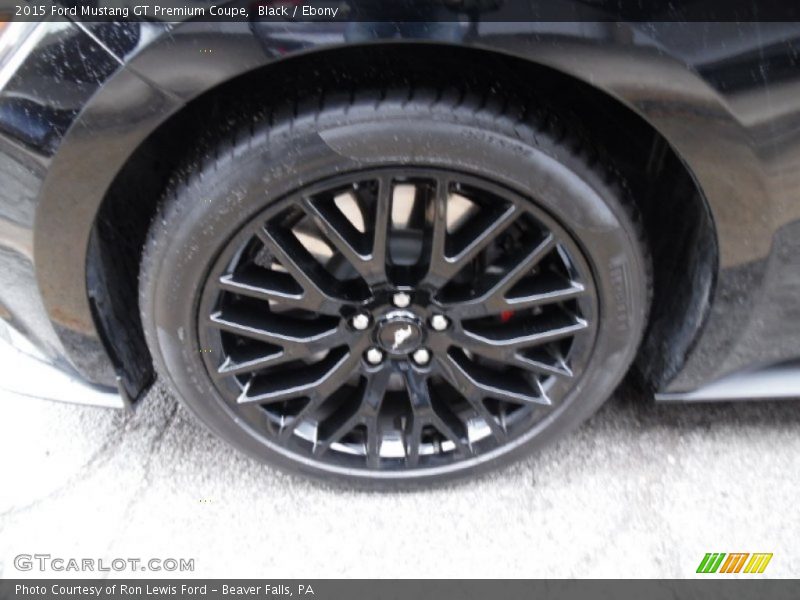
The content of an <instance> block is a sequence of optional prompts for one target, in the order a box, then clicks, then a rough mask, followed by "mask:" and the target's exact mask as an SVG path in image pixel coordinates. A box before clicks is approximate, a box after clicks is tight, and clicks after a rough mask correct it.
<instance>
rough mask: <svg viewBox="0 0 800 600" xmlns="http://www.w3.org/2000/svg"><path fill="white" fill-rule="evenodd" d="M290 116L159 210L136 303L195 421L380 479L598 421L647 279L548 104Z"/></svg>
mask: <svg viewBox="0 0 800 600" xmlns="http://www.w3.org/2000/svg"><path fill="white" fill-rule="evenodd" d="M309 106H313V108H311V109H308V110H305V109H303V108H301V107H294V109H293V110H292V111H291V112H290V113H289V114H287V115H284V116H282V115H280V114H274V113H273V114H270V115H268V116H267V117H265V118H264V119H263V122H262V123H260V124H258V125H256V126H254V127H248V128H246V130H244V131H240V132H238V133H237V135H235V136H230V135H229V136H224V137H221V138H220V139H219V141H218V143H217V145H216V147H215V149H214V151H213V152H212V153H211V154H213V156H214V159H213V160H208V161H206V162H205V163H201V162H199V161H195V162H192V163H191V164H189V165H188V166H187V168H186V169H183V170H182V172H183V173H187V175H186V176H185V177H184V178H183V179H180V178H178V177H176V182H175V183H174V185H172V187H171V188H170V189H169V190H168V192H167V194H166V195H165V197H164V199H163V202H162V203H161V206H160V210H159V213H158V215H157V217H156V218H155V219H154V222H153V225H152V227H151V230H150V232H149V237H148V240H147V243H146V247H145V249H144V254H143V259H142V264H141V275H140V296H141V297H140V300H141V301H140V306H141V313H142V314H141V317H142V321H143V325H144V329H145V334H146V339H147V342H148V345H149V348H150V350H151V352H152V356H153V360H154V365H155V368H156V370H157V373H158V374H159V377H160V378H161V379H162V380H164V381H166V382H168V384H169V385H170V387H171V388H172V389H173V390H174V392H175V393H176V394H177V396H178V397H179V398H180V399H181V400H182V401H183V403H184V404H185V405H186V406H187V407H188V408H189V409H190V411H191V412H192V413H194V414H195V415H196V416H197V417H198V418H199V419H200V420H201V421H202V422H203V423H205V425H207V426H208V427H209V428H210V430H211V431H212V432H214V433H215V434H216V435H219V436H220V437H222V438H223V439H225V440H226V441H228V442H229V443H230V444H232V445H233V446H235V447H236V448H238V449H239V450H241V451H243V452H245V453H247V454H249V455H251V456H253V457H255V458H256V459H258V460H261V461H264V462H267V463H269V464H271V465H275V466H277V467H279V468H281V469H285V470H288V471H291V472H295V473H302V474H304V475H309V476H312V477H316V478H320V479H323V480H326V481H335V482H345V483H347V484H361V485H366V486H370V487H377V488H387V487H398V486H408V485H410V484H415V483H417V484H423V483H430V482H441V481H446V480H451V479H454V478H462V477H469V476H475V475H477V474H479V473H483V472H486V471H488V470H491V469H496V468H498V467H501V466H503V465H506V464H508V463H509V462H511V461H513V460H515V459H518V458H519V457H522V456H525V455H528V454H529V453H530V452H532V451H533V450H535V449H537V448H539V447H541V446H542V445H544V444H546V443H548V442H550V441H552V440H554V439H556V438H557V437H558V436H560V435H563V434H564V433H565V432H567V431H569V430H571V429H573V428H574V427H576V426H577V425H578V424H580V423H581V422H583V421H584V420H585V419H587V418H588V417H589V416H590V415H591V414H592V413H594V411H595V410H597V408H598V407H599V406H600V405H601V404H602V402H603V401H605V400H606V398H607V397H609V396H610V394H611V393H612V392H613V390H614V389H615V387H616V386H617V385H618V383H619V382H620V380H621V379H622V377H623V376H624V375H625V373H626V371H627V370H628V368H629V367H630V365H631V363H632V361H633V359H634V357H635V354H636V351H637V348H638V345H639V342H640V339H641V336H642V332H643V330H644V328H645V325H646V322H647V315H648V309H649V303H650V293H651V285H650V279H651V276H650V269H651V267H650V262H649V255H648V251H647V247H646V243H645V241H644V238H643V235H642V230H641V227H640V225H639V218H638V216H637V213H636V211H635V208H634V205H633V204H632V202H631V200H630V198H629V197H628V196H627V192H626V186H625V183H624V181H623V180H622V179H621V178H620V177H619V176H617V175H616V174H615V171H614V169H613V165H612V164H611V163H610V161H609V160H608V159H607V158H605V157H604V155H603V153H602V151H601V150H599V149H598V148H597V146H596V145H594V144H590V143H589V142H588V141H587V140H586V139H585V138H584V137H583V136H582V135H581V134H580V132H579V131H577V130H575V131H572V130H571V128H570V126H568V125H567V124H566V121H565V120H564V119H563V118H559V116H558V115H555V114H554V113H553V112H552V111H547V110H545V109H542V108H535V107H533V108H532V107H527V109H525V110H522V109H519V110H516V109H515V108H514V104H513V102H511V101H504V102H503V103H502V106H504V108H499V107H500V106H501V104H500V103H494V102H493V101H492V100H491V99H490V98H481V97H470V96H467V97H463V98H456V97H452V98H451V97H449V96H448V94H447V93H446V92H443V91H441V90H416V89H400V90H396V91H390V92H388V93H386V92H383V93H378V92H375V93H372V92H368V91H363V92H361V93H358V94H355V95H352V96H347V97H342V96H337V95H335V94H332V95H331V94H326V95H325V96H322V97H320V98H315V99H312V101H311V102H309ZM402 186H405V187H402ZM342 198H343V200H342ZM458 202H460V203H461V205H459V206H461V208H460V209H459V210H460V211H461V212H460V213H459V212H458V210H456V208H454V207H455V206H456V203H458ZM389 203H391V208H390V207H389ZM465 206H466V208H464V207H465ZM398 207H400V208H398ZM348 211H349V212H348ZM395 211H396V212H397V214H396V212H395ZM403 211H405V213H403ZM507 213H508V214H507ZM359 215H360V216H359ZM454 215H455V216H454ZM509 215H510V216H509ZM343 219H344V220H343ZM458 219H461V221H459V220H458ZM504 219H505V221H503V220H504ZM345 221H346V222H345ZM451 221H452V222H451ZM303 228H305V229H303ZM301 229H302V231H301ZM303 231H305V232H306V233H305V234H303ZM308 232H310V233H308ZM301 234H302V235H301ZM303 235H305V237H303ZM309 240H310V241H309ZM315 244H316V245H315ZM326 246H327V250H325V247H326ZM537 252H538V254H537ZM387 256H388V257H389V258H388V259H387V258H386V257H387ZM381 258H383V259H384V260H380V259H381ZM515 269H516V270H515ZM406 304H407V306H406ZM439 329H441V331H440V330H439ZM337 344H338V345H337ZM426 353H427V355H426ZM426 359H427V360H426ZM248 369H249V370H248ZM220 370H221V371H222V372H221V373H218V372H217V371H220ZM232 371H233V372H234V374H231V372H232ZM337 386H338V387H337ZM293 395H294V396H293ZM348 427H349V428H350V429H347V428H348ZM345 430H346V431H345Z"/></svg>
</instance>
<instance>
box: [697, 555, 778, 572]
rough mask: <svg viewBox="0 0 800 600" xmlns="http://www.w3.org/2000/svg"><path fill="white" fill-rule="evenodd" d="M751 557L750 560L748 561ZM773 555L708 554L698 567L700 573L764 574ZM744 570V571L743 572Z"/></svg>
mask: <svg viewBox="0 0 800 600" xmlns="http://www.w3.org/2000/svg"><path fill="white" fill-rule="evenodd" d="M748 557H749V560H748ZM770 560H772V553H771V552H770V553H766V552H756V553H753V554H750V553H749V552H733V553H730V554H726V553H725V552H708V553H706V555H705V556H704V557H703V560H701V561H700V565H699V566H698V567H697V572H698V573H717V572H719V573H741V572H744V573H752V574H755V573H763V572H764V569H766V568H767V565H768V564H769V561H770ZM742 568H744V571H742Z"/></svg>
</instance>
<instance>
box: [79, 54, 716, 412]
mask: <svg viewBox="0 0 800 600" xmlns="http://www.w3.org/2000/svg"><path fill="white" fill-rule="evenodd" d="M443 78H446V80H445V82H446V84H447V85H448V86H451V87H452V88H454V89H455V90H457V91H467V90H475V89H489V90H491V91H492V92H494V95H495V96H496V97H497V98H498V99H499V100H500V101H502V100H503V99H504V98H509V97H513V98H514V99H515V100H517V101H522V102H535V103H538V104H545V105H547V106H549V107H550V108H552V109H553V110H556V111H558V112H559V113H561V114H562V115H564V116H565V117H567V118H570V119H576V120H578V121H579V122H580V124H581V126H582V127H583V128H584V129H585V130H586V132H587V134H588V135H590V136H592V137H593V138H594V139H595V140H597V141H598V143H599V145H601V146H602V147H603V148H604V150H605V151H606V152H607V153H608V154H610V156H611V158H612V159H613V160H614V163H615V164H616V166H617V168H618V169H619V170H620V171H621V172H622V174H623V175H624V177H625V178H626V179H627V181H628V183H629V185H630V188H631V192H632V195H633V197H634V199H635V201H636V203H637V204H638V207H639V209H640V211H641V213H642V215H643V221H644V225H645V230H646V235H647V238H648V241H649V244H650V249H651V253H652V256H653V266H654V299H653V306H652V309H651V318H650V323H649V326H648V331H647V333H646V335H645V339H644V342H643V344H642V347H641V350H640V353H639V357H638V359H637V366H638V371H639V372H640V373H641V374H642V375H643V377H644V379H645V381H646V382H647V383H648V385H649V386H650V387H651V388H652V389H658V388H660V387H661V386H663V385H664V384H665V383H666V382H667V381H668V380H669V379H670V378H671V377H672V376H673V375H674V374H675V373H676V372H677V371H678V370H679V369H680V367H681V365H682V364H683V360H684V357H685V356H686V354H687V352H688V351H689V349H690V348H691V345H692V343H693V341H694V339H695V337H696V335H697V333H698V331H699V330H700V327H701V325H702V323H703V320H704V317H705V314H706V311H707V309H708V307H709V304H710V299H711V294H712V291H713V284H714V282H715V280H716V271H717V242H716V233H715V231H714V225H713V220H712V217H711V213H710V210H709V208H708V206H707V204H706V202H705V200H704V198H703V195H702V192H701V190H700V189H699V188H698V186H697V184H696V182H695V180H694V178H693V176H692V174H691V172H690V171H689V170H688V168H687V167H686V166H685V165H684V163H683V162H682V161H681V159H680V158H679V157H678V155H677V154H676V153H675V152H674V150H673V149H672V148H671V146H670V145H669V144H668V142H667V141H666V140H665V139H664V138H663V137H662V136H661V135H660V134H659V133H658V132H656V131H655V129H653V128H652V127H651V126H650V125H649V124H648V123H647V122H646V121H645V120H644V119H643V118H641V117H640V116H639V115H637V114H636V113H635V112H634V111H632V110H631V109H630V108H628V107H627V106H625V105H624V104H622V103H621V102H620V101H618V100H616V99H615V98H613V97H611V96H610V95H608V94H606V93H604V92H602V91H600V90H598V89H596V88H594V87H592V86H590V85H588V84H586V83H583V82H581V81H579V80H577V79H574V78H572V77H570V76H568V75H565V74H563V73H560V72H558V71H556V70H553V69H551V68H548V67H544V66H541V65H537V64H535V63H531V62H529V61H526V60H523V59H519V58H513V57H509V56H505V55H501V54H497V53H493V52H489V51H484V50H476V49H469V48H463V47H449V46H432V45H417V44H390V45H380V46H376V47H374V48H371V49H370V51H369V52H364V51H363V48H358V47H347V48H341V49H335V50H327V51H322V52H318V53H313V54H309V55H303V56H298V57H294V58H290V59H286V60H284V61H280V62H278V63H275V64H272V65H268V66H266V67H263V68H261V69H257V70H255V71H251V72H249V73H246V74H244V75H242V76H240V77H237V78H235V79H233V80H231V81H229V82H226V83H224V84H222V85H220V86H218V87H216V88H213V89H211V90H209V91H207V92H206V93H204V94H202V95H201V96H199V97H198V98H196V99H194V100H192V101H191V102H189V103H188V104H187V105H186V106H185V107H184V108H183V109H182V110H181V111H179V112H178V113H177V114H175V115H173V116H172V117H171V118H169V119H168V120H167V121H166V122H164V123H163V124H162V125H161V126H160V127H159V128H158V129H157V130H156V131H154V132H153V133H152V134H151V135H150V136H149V137H148V138H147V140H145V142H143V143H142V144H141V145H140V146H139V148H137V150H136V151H135V152H134V153H133V155H132V156H131V157H130V159H129V160H128V162H127V163H126V165H125V167H124V168H123V169H122V170H121V171H120V172H119V173H118V175H117V177H116V178H115V180H114V182H113V184H112V185H111V187H110V188H109V190H108V192H107V194H106V196H105V198H104V200H103V202H102V205H101V207H100V210H99V211H98V214H97V217H96V220H95V223H94V227H93V232H92V236H91V241H90V246H89V254H88V257H87V288H88V293H89V298H90V301H91V304H92V309H93V314H94V317H95V321H96V324H97V326H98V330H99V331H100V332H101V335H102V337H103V339H104V343H105V345H106V348H107V350H108V352H109V354H110V355H111V358H112V360H113V361H114V362H115V363H116V364H117V366H119V367H121V371H122V375H123V384H124V385H125V387H126V390H127V392H128V394H129V395H130V396H131V397H134V398H135V397H137V396H139V395H140V394H141V392H142V391H143V390H144V389H145V388H146V387H147V385H148V384H149V382H150V381H151V380H152V378H153V371H152V364H151V358H150V354H149V352H148V350H147V346H146V345H145V342H144V334H143V331H142V326H141V322H140V319H139V306H138V276H139V262H140V258H141V252H142V247H143V244H144V241H145V238H146V235H147V232H148V229H149V227H150V223H151V220H152V218H153V216H154V215H155V214H156V209H157V205H158V200H159V198H160V197H161V196H162V194H163V192H164V190H165V189H166V188H167V186H168V185H169V182H170V179H171V178H172V177H173V176H174V175H175V174H176V173H178V172H180V171H181V170H182V169H191V168H193V167H195V166H196V165H197V164H198V162H202V161H203V160H205V159H207V158H209V157H210V156H211V155H213V152H214V149H215V147H216V144H215V142H216V141H217V140H220V139H222V138H223V137H225V138H227V137H230V135H231V134H234V132H236V131H238V130H240V129H241V128H242V127H247V125H248V123H250V124H252V123H256V122H260V121H261V120H263V119H265V118H268V114H267V112H266V111H267V107H271V109H273V110H281V109H283V110H287V111H296V110H302V107H303V98H305V97H318V96H319V94H315V93H313V92H318V91H319V90H336V91H339V92H342V93H351V94H352V93H355V92H356V90H358V89H361V88H363V87H370V88H378V89H384V88H387V87H391V86H393V85H394V84H397V83H398V82H402V83H403V84H405V85H407V84H412V87H418V88H419V87H425V86H426V83H428V82H430V84H431V85H433V84H435V86H436V87H437V88H440V87H442V81H443ZM298 107H300V108H299V109H298Z"/></svg>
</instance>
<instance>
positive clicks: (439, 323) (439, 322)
mask: <svg viewBox="0 0 800 600" xmlns="http://www.w3.org/2000/svg"><path fill="white" fill-rule="evenodd" d="M449 324H450V321H448V320H447V317H445V316H444V315H433V316H432V317H431V327H433V328H434V329H435V330H436V331H444V330H445V329H447V326H448V325H449Z"/></svg>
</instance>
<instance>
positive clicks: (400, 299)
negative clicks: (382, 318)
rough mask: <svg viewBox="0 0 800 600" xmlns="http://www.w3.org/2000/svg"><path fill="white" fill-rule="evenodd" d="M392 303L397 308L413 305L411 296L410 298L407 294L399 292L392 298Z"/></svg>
mask: <svg viewBox="0 0 800 600" xmlns="http://www.w3.org/2000/svg"><path fill="white" fill-rule="evenodd" d="M392 303H393V304H394V305H395V306H396V307H397V308H405V307H406V306H408V305H409V304H411V296H409V295H408V294H406V293H405V292H397V293H396V294H395V295H394V296H392Z"/></svg>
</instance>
